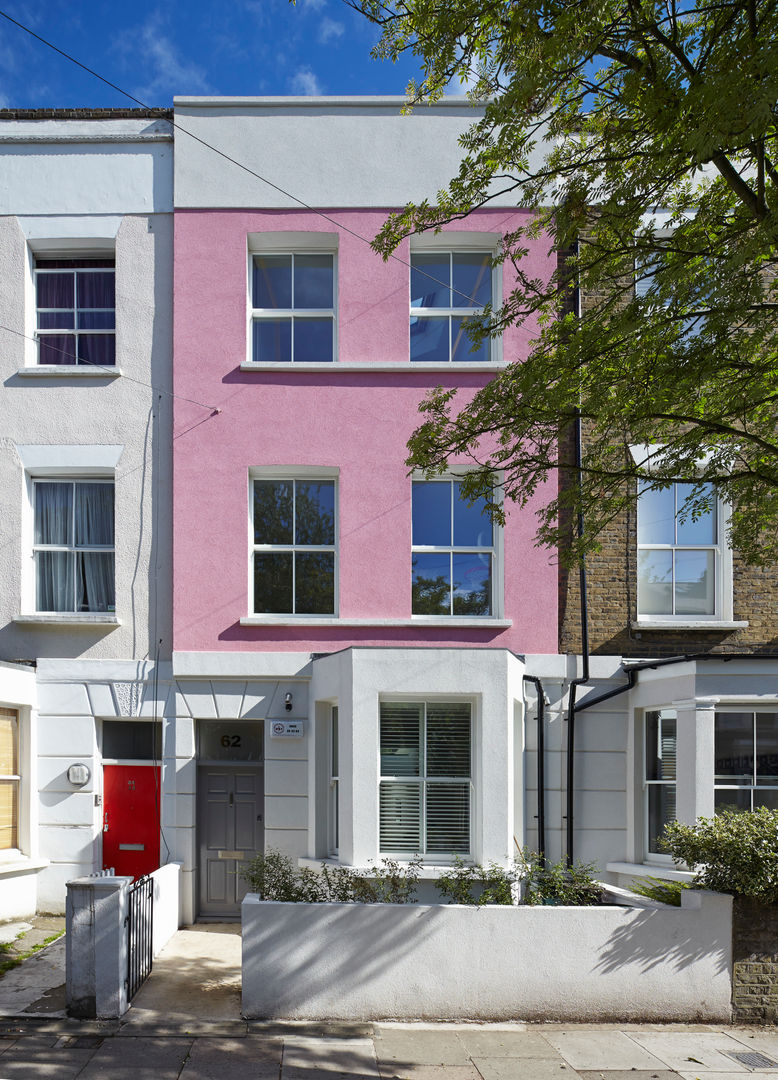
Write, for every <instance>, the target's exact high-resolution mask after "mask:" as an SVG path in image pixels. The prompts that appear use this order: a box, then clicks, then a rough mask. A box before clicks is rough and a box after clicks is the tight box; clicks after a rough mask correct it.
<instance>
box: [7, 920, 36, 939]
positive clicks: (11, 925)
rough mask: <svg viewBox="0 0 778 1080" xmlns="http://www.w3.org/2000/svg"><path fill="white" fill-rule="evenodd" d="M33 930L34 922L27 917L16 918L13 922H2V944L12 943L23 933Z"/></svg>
mask: <svg viewBox="0 0 778 1080" xmlns="http://www.w3.org/2000/svg"><path fill="white" fill-rule="evenodd" d="M28 930H32V923H31V922H27V921H26V920H25V919H15V920H13V921H11V922H4V923H0V945H10V944H11V942H12V941H16V939H17V938H18V937H19V936H20V935H21V934H26V933H27V931H28Z"/></svg>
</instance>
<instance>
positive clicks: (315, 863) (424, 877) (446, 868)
mask: <svg viewBox="0 0 778 1080" xmlns="http://www.w3.org/2000/svg"><path fill="white" fill-rule="evenodd" d="M385 858H386V859H392V860H393V861H395V857H394V855H377V856H376V860H375V862H374V863H364V864H363V865H361V866H350V865H347V864H346V863H341V862H338V858H337V856H336V855H329V856H328V857H327V858H326V859H309V858H307V857H306V856H304V855H303V856H300V857H299V858H298V859H297V865H298V866H301V867H302V866H304V867H308V868H309V869H311V870H320V869H321V866H322V863H323V864H324V866H326V867H331V868H333V869H335V868H337V867H341V866H342V867H343V868H344V869H345V870H353V871H355V873H357V874H364V875H365V876H366V877H367V876H369V875H371V874H375V873H376V872H379V873H380V871H381V869H382V867H381V861H382V860H383V859H385ZM469 858H470V856H465V861H466V862H467V861H468V860H469ZM396 862H397V865H398V866H400V867H401V868H402V869H407V868H408V865H409V864H408V863H407V862H406V861H404V860H403V859H397V860H396ZM453 865H454V864H453V863H442V864H441V863H437V864H434V863H423V864H422V866H421V867H420V868H419V871H418V873H419V879H420V880H421V881H436V880H437V878H439V877H440V875H441V874H448V873H450V872H451V868H452V866H453Z"/></svg>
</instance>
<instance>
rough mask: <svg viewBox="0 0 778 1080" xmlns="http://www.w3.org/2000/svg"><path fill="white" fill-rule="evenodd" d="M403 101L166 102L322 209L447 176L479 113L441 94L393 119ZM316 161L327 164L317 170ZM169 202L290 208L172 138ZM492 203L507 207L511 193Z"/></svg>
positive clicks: (400, 198)
mask: <svg viewBox="0 0 778 1080" xmlns="http://www.w3.org/2000/svg"><path fill="white" fill-rule="evenodd" d="M404 104H405V98H403V97H388V98H387V97H373V98H369V97H354V98H309V97H308V98H188V97H181V98H176V99H175V106H176V124H177V125H178V126H179V127H181V128H183V129H184V130H186V131H191V132H192V134H194V135H196V136H197V138H198V139H202V140H204V142H206V143H210V144H211V145H213V146H216V147H217V148H218V149H219V150H220V151H222V152H223V153H224V154H227V155H228V156H229V157H232V158H234V159H235V160H236V161H238V162H240V163H241V164H243V165H246V166H247V167H248V168H249V169H251V170H252V171H253V172H256V173H259V175H260V176H264V177H267V179H268V180H270V181H271V182H272V183H274V184H277V185H278V187H279V188H281V189H283V190H284V191H288V192H290V193H291V195H294V196H296V197H297V199H299V200H302V201H303V202H305V203H308V204H310V205H312V206H326V207H369V206H373V207H375V206H385V207H395V206H404V205H405V203H406V202H408V201H409V200H411V199H413V200H420V199H424V198H427V199H433V198H434V197H435V195H436V194H437V192H438V191H439V190H440V189H441V188H443V187H445V186H446V185H447V183H448V182H449V180H451V179H452V178H453V177H454V176H456V175H457V173H458V172H459V162H460V160H461V158H462V156H463V152H462V149H461V147H460V145H459V139H460V137H461V135H462V134H463V133H464V132H465V131H466V130H467V129H468V127H470V125H471V124H472V123H473V122H474V121H475V120H476V119H477V118H478V116H479V115H480V111H479V110H478V109H477V108H474V107H473V106H472V105H471V104H470V102H469V101H467V99H465V98H444V99H443V100H442V101H440V102H438V103H437V104H435V105H431V106H419V107H418V108H416V109H415V110H414V111H413V112H412V113H410V114H408V115H405V116H403V115H401V110H402V107H403V105H404ZM317 161H327V163H328V166H327V169H326V171H324V172H322V170H321V169H319V168H316V167H315V165H314V164H313V163H315V162H317ZM497 186H499V185H497ZM175 202H176V207H213V208H219V207H233V206H241V207H243V206H254V207H298V206H299V205H300V203H299V202H295V201H294V199H291V198H290V197H289V196H287V195H284V194H283V191H278V190H276V189H275V188H272V187H270V186H269V185H268V184H263V183H262V181H261V180H258V179H257V177H256V176H252V175H251V173H249V172H247V171H245V170H244V169H240V168H238V167H237V166H236V165H234V164H232V163H231V162H229V161H226V160H225V159H224V158H219V157H217V155H216V154H214V153H213V151H212V150H209V149H208V147H207V146H204V145H202V143H198V142H195V140H194V139H188V138H186V136H177V139H176V160H175ZM493 205H503V206H516V198H515V197H514V196H511V195H507V196H504V197H503V198H502V199H498V200H496V202H495V203H494V204H493ZM335 216H336V217H337V214H335Z"/></svg>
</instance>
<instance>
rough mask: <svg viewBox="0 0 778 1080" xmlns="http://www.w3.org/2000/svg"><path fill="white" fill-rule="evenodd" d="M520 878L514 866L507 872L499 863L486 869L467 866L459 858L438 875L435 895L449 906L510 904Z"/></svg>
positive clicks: (456, 857) (471, 865) (490, 864)
mask: <svg viewBox="0 0 778 1080" xmlns="http://www.w3.org/2000/svg"><path fill="white" fill-rule="evenodd" d="M518 879H519V870H518V868H517V865H516V864H515V863H514V865H513V867H511V868H510V869H506V868H505V867H502V866H500V865H499V864H498V863H494V862H492V863H489V865H488V866H481V865H480V864H472V863H466V862H464V860H463V859H461V858H460V856H459V855H457V856H455V857H454V865H453V867H452V868H451V870H448V871H447V872H446V873H443V874H441V875H440V876H439V877H438V879H437V882H436V885H437V889H438V892H439V893H440V894H441V896H443V897H446V898H447V899H448V902H449V903H450V904H474V905H476V906H478V907H482V906H483V905H484V904H512V903H513V902H514V892H515V890H516V884H517V882H518Z"/></svg>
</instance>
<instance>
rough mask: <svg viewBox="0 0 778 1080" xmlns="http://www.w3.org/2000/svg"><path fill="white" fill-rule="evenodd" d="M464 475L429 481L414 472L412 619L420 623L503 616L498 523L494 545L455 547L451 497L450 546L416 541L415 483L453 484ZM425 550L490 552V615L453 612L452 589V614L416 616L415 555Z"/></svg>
mask: <svg viewBox="0 0 778 1080" xmlns="http://www.w3.org/2000/svg"><path fill="white" fill-rule="evenodd" d="M464 476H465V473H464V472H460V473H446V474H444V475H443V476H438V477H433V478H431V479H429V480H427V478H426V477H425V476H424V475H423V474H421V473H414V474H413V475H412V478H411V619H412V620H413V622H417V621H418V622H425V621H427V622H432V621H439V620H441V619H444V620H446V621H447V622H448V621H451V622H454V621H456V620H461V619H477V620H480V619H484V620H487V619H500V618H502V615H503V602H504V592H505V589H504V557H503V556H504V550H503V539H504V537H503V529H502V528H501V527H500V526H499V525H497V524H496V523H495V522H492V544H491V547H484V548H474V547H468V546H462V547H457V546H455V545H454V543H453V539H454V533H453V505H454V504H453V500H452V503H451V512H452V532H451V539H452V543H451V544H450V545H447V546H445V547H437V546H434V545H426V544H414V543H413V484H417V483H432V484H436V483H448V484H451V483H453V482H456V481H458V480H463V479H464ZM501 494H502V493H501V491H499V489H498V490H497V491H496V495H499V496H500V497H501ZM425 553H431V554H446V553H449V554H450V555H451V556H453V555H457V554H462V555H465V554H470V553H474V554H487V553H489V554H490V555H491V560H492V575H491V576H492V603H491V609H492V610H491V611H490V612H489V614H488V615H469V614H454V611H453V605H454V591H453V588H450V593H449V613H448V614H447V615H416V614H414V612H413V556H414V555H416V554H425ZM449 566H451V563H450V562H449ZM452 578H453V574H452ZM452 584H453V581H451V582H450V585H452Z"/></svg>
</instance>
